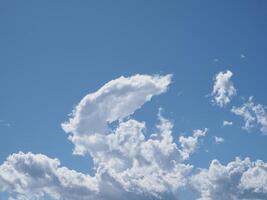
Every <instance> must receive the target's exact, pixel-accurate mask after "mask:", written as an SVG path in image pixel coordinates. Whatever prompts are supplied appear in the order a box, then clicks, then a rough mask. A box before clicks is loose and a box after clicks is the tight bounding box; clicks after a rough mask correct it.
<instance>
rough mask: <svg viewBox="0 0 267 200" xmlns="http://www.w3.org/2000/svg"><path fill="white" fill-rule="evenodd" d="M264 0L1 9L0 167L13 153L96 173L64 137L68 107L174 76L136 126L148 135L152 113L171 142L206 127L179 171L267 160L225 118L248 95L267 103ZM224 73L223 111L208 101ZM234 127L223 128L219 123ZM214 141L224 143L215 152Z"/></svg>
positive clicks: (262, 141) (35, 4)
mask: <svg viewBox="0 0 267 200" xmlns="http://www.w3.org/2000/svg"><path fill="white" fill-rule="evenodd" d="M266 6H267V2H265V1H249V0H242V1H241V0H238V1H221V2H219V1H216V2H215V1H211V0H210V1H165V2H164V1H157V0H156V1H15V0H14V1H1V2H0V24H1V28H0V55H1V56H0V91H1V98H0V120H1V122H0V134H1V140H0V163H3V162H4V161H5V160H6V158H7V157H8V155H10V154H12V153H17V152H19V151H23V152H25V153H26V152H32V153H35V154H36V153H41V154H44V155H47V156H48V157H51V158H58V159H60V161H61V164H62V165H63V166H66V167H68V168H70V169H74V170H76V171H79V172H83V173H89V174H91V175H93V174H94V170H93V163H92V160H91V158H90V156H89V155H85V156H77V155H73V154H72V150H73V148H74V145H73V143H72V142H71V141H70V140H68V138H67V137H68V135H67V134H66V133H65V132H64V131H63V130H62V128H61V123H63V122H64V121H67V120H68V119H69V116H68V114H69V113H71V111H72V109H73V108H74V106H75V105H77V104H78V103H79V102H80V100H81V99H82V98H83V97H84V96H85V95H86V94H88V93H92V92H95V91H97V90H98V89H99V88H100V87H102V86H103V85H104V84H105V83H107V82H109V81H110V80H114V79H116V78H118V77H120V76H126V77H129V76H132V75H135V74H148V75H154V74H161V75H166V74H173V78H172V83H171V84H170V86H169V89H168V91H167V92H166V93H164V94H162V95H160V96H156V97H153V99H152V101H151V102H148V103H146V104H145V105H144V106H143V107H142V109H139V110H137V111H136V112H135V113H134V115H133V116H134V118H135V119H137V120H139V121H146V123H147V129H148V130H152V131H153V130H154V129H155V128H154V124H155V123H156V121H157V113H158V108H159V107H162V108H163V109H164V111H163V115H164V117H166V118H168V119H170V120H171V121H172V122H173V124H174V130H173V136H174V140H175V141H176V142H178V138H179V136H180V135H181V134H183V135H190V134H191V133H192V131H193V130H195V129H204V128H208V130H209V131H208V134H207V136H205V138H202V142H201V143H202V144H201V145H200V146H199V148H198V149H197V151H196V152H195V153H194V154H192V156H191V157H190V159H189V160H188V161H186V163H190V164H193V165H194V166H196V167H200V168H207V167H209V165H210V162H211V161H212V160H213V159H218V160H219V161H220V162H221V163H223V164H227V163H229V162H230V161H232V160H234V159H235V157H236V156H239V157H241V158H242V159H244V158H245V157H250V158H251V160H258V159H260V160H263V161H265V162H267V154H266V150H267V149H266V147H267V138H266V136H264V135H263V134H262V133H261V131H260V129H259V128H258V127H254V128H253V129H252V130H250V131H246V130H244V129H242V128H241V127H242V126H243V124H244V122H243V120H242V118H241V117H240V116H237V115H235V114H234V113H232V112H231V108H232V107H233V106H241V105H242V103H243V102H244V100H243V99H242V98H245V99H248V98H249V97H250V96H253V97H254V101H255V102H256V103H258V104H261V105H267V94H266V85H267V79H266V74H267V68H266V66H267V61H266V52H267V49H266V45H267V39H266V35H267V28H266V25H267V24H266V23H267V22H266V17H267V9H266ZM225 70H230V71H231V72H232V73H233V76H232V78H231V80H232V81H233V84H234V86H235V88H236V90H237V95H236V96H234V97H233V98H232V100H231V102H230V103H229V104H227V105H226V106H225V107H223V108H221V107H219V106H216V105H214V104H213V103H212V102H211V101H212V96H210V94H211V92H212V89H213V85H214V77H215V76H216V74H217V73H219V72H221V71H225ZM224 120H227V121H231V122H233V125H232V126H226V127H223V121H224ZM214 136H218V137H222V138H224V142H223V143H222V144H219V145H218V144H215V142H214Z"/></svg>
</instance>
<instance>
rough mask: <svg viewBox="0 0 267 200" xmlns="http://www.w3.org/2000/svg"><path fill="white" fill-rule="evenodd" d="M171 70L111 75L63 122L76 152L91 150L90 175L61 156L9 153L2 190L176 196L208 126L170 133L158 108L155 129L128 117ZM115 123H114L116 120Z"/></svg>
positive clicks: (160, 88)
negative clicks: (66, 164)
mask: <svg viewBox="0 0 267 200" xmlns="http://www.w3.org/2000/svg"><path fill="white" fill-rule="evenodd" d="M170 81H171V76H170V75H167V76H147V75H135V76H132V77H129V78H124V77H121V78H118V79H116V80H113V81H110V82H109V83H107V84H105V85H104V86H103V87H102V88H100V89H99V90H98V91H96V92H95V93H91V94H88V95H87V96H85V97H84V98H83V99H82V100H81V102H80V103H79V104H78V105H77V106H76V108H75V110H74V111H73V114H72V116H71V118H70V119H69V121H68V122H65V123H64V124H62V127H63V129H64V130H65V131H66V132H67V133H69V134H70V140H71V141H72V142H73V144H74V145H75V150H74V151H75V153H77V154H82V155H83V154H85V153H89V154H90V155H91V157H92V159H93V162H94V168H95V170H96V173H95V175H94V176H93V177H91V176H89V175H85V174H81V173H78V172H75V171H72V170H69V169H67V168H65V167H61V166H60V163H59V161H58V160H57V159H51V158H48V157H46V156H44V155H39V154H37V155H34V154H31V153H28V154H24V153H18V154H13V155H11V156H10V157H8V159H7V161H6V162H5V163H4V164H3V165H1V168H0V171H1V172H2V173H1V174H3V175H1V176H0V190H1V191H7V192H10V193H12V194H17V196H16V195H15V197H14V198H16V199H27V200H28V199H33V200H34V199H41V198H42V197H45V196H46V195H47V196H50V197H52V198H54V199H59V200H61V199H64V200H65V199H66V200H68V199H77V200H83V199H97V200H98V199H99V200H102V199H103V200H106V199H111V200H112V199H114V200H115V199H140V200H141V199H147V198H164V199H166V198H167V199H176V197H175V195H174V194H175V193H176V192H177V191H178V190H180V188H182V187H185V186H186V185H187V181H188V178H187V177H188V174H189V173H190V172H191V170H192V168H193V166H191V165H189V164H184V163H183V162H184V161H185V160H186V159H188V157H189V155H190V154H191V153H193V152H194V150H195V148H196V147H197V144H198V138H199V137H202V136H204V135H205V134H206V132H207V130H206V129H205V130H203V131H202V130H196V131H194V132H193V135H192V136H188V137H180V140H179V141H180V142H181V144H180V146H181V147H179V145H177V144H176V143H175V142H174V139H173V137H172V128H173V124H172V123H171V122H170V121H169V120H167V119H165V118H164V117H163V116H162V115H161V110H160V111H159V114H158V123H157V124H156V129H155V132H153V133H151V134H150V136H149V135H148V136H145V134H146V135H147V133H145V132H146V124H145V122H139V121H137V120H135V119H132V118H130V117H129V116H130V115H131V114H133V113H134V112H135V110H136V109H139V108H140V107H141V106H142V105H143V104H144V103H145V102H147V101H149V100H150V99H151V98H152V96H154V95H158V94H161V93H163V92H165V91H166V90H167V88H168V85H169V84H170ZM115 121H116V124H115V128H114V125H112V126H110V123H112V122H115Z"/></svg>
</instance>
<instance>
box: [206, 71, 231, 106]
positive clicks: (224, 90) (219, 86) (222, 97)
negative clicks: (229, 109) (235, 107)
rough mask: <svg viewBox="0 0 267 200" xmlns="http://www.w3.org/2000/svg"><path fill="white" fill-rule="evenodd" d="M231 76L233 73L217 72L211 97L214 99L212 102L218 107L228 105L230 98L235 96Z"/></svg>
mask: <svg viewBox="0 0 267 200" xmlns="http://www.w3.org/2000/svg"><path fill="white" fill-rule="evenodd" d="M232 76H233V73H232V72H231V71H229V70H227V71H226V72H219V73H218V74H217V75H216V77H215V81H214V85H213V91H212V93H211V95H212V96H213V98H214V99H213V101H214V102H215V103H216V104H217V105H218V106H220V107H223V106H225V105H226V104H228V103H229V102H230V101H231V98H232V97H233V96H234V95H236V89H235V87H234V84H233V82H232V81H231V77H232Z"/></svg>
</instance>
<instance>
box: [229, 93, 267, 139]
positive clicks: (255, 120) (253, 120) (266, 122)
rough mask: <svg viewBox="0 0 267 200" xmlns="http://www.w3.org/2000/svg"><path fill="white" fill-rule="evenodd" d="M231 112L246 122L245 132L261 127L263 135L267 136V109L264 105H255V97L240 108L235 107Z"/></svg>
mask: <svg viewBox="0 0 267 200" xmlns="http://www.w3.org/2000/svg"><path fill="white" fill-rule="evenodd" d="M231 111H232V112H233V113H234V114H236V115H239V116H241V117H242V118H243V120H244V121H245V125H244V126H243V128H244V129H245V130H248V131H249V130H251V129H252V128H253V127H255V126H256V125H259V126H260V131H261V132H262V134H264V135H266V134H267V113H266V107H265V106H264V105H261V104H256V103H254V101H253V97H250V98H249V99H248V101H247V102H245V103H244V104H243V105H241V106H240V107H236V106H234V107H233V108H232V110H231Z"/></svg>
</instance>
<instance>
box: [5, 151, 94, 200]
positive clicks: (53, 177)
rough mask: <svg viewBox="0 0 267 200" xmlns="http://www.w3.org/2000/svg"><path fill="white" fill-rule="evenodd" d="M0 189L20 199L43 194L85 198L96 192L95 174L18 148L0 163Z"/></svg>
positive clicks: (24, 199)
mask: <svg viewBox="0 0 267 200" xmlns="http://www.w3.org/2000/svg"><path fill="white" fill-rule="evenodd" d="M1 191H2V192H3V191H6V192H9V193H12V194H14V196H13V198H15V199H21V200H35V199H36V200H38V199H42V198H43V197H44V196H45V195H49V196H50V197H52V198H54V199H66V200H72V199H80V200H83V199H84V200H85V199H88V198H90V197H91V196H92V195H93V194H95V193H97V192H98V185H97V181H96V178H92V177H90V176H89V175H84V174H81V173H78V172H76V171H74V170H69V169H68V168H66V167H61V166H60V162H59V160H57V159H51V158H48V157H47V156H45V155H42V154H32V153H27V154H24V153H22V152H19V153H17V154H12V155H10V156H9V157H8V158H7V160H6V161H5V162H4V163H3V164H2V165H1V166H0V192H1Z"/></svg>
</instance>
